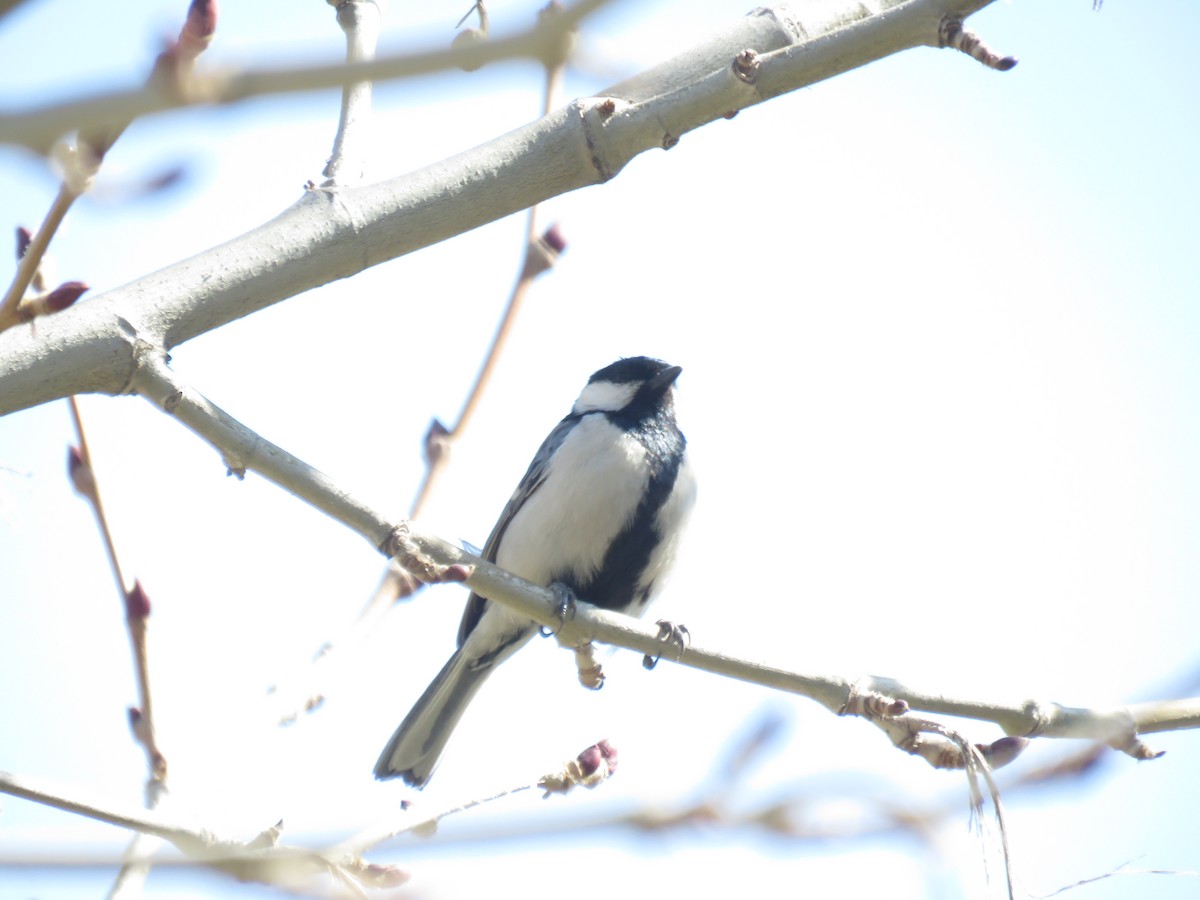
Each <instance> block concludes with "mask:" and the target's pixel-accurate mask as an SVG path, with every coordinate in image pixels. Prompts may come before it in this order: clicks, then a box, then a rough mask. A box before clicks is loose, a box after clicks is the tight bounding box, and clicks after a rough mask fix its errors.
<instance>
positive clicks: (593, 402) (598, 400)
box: [575, 381, 637, 413]
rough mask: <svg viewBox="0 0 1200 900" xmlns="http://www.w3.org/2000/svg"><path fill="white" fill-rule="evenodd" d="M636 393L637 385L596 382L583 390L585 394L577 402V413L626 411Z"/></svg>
mask: <svg viewBox="0 0 1200 900" xmlns="http://www.w3.org/2000/svg"><path fill="white" fill-rule="evenodd" d="M635 393H637V385H635V384H613V383H612V382H611V381H594V382H592V383H591V384H589V385H588V386H587V387H585V388H584V389H583V393H581V394H580V395H579V399H578V400H576V401H575V412H577V413H586V412H601V411H603V412H616V411H617V410H618V409H624V408H625V407H626V405H628V403H629V401H630V400H632V399H633V395H634V394H635Z"/></svg>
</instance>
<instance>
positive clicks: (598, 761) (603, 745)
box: [575, 740, 617, 781]
mask: <svg viewBox="0 0 1200 900" xmlns="http://www.w3.org/2000/svg"><path fill="white" fill-rule="evenodd" d="M575 759H576V761H577V762H578V763H579V771H580V774H581V775H582V776H583V778H584V780H585V781H588V780H590V779H592V778H595V777H597V775H598V776H599V777H600V778H606V777H607V776H609V775H611V774H612V773H613V772H615V771H616V770H617V751H616V748H615V747H613V745H612V744H610V743H609V742H608V741H607V740H603V741H599V742H597V743H595V744H592V746H590V747H588V748H587V749H586V750H584V751H583V752H582V753H580V754H579V755H578V756H577V757H575Z"/></svg>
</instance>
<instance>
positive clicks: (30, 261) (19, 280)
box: [0, 181, 79, 331]
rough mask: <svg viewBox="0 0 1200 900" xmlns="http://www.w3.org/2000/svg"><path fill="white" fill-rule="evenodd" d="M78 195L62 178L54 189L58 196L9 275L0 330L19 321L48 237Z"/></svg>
mask: <svg viewBox="0 0 1200 900" xmlns="http://www.w3.org/2000/svg"><path fill="white" fill-rule="evenodd" d="M78 197H79V194H78V193H77V192H76V191H75V190H74V189H73V188H72V187H70V186H69V184H68V182H66V181H64V182H63V184H62V186H61V187H60V188H59V189H58V195H57V196H56V197H55V198H54V202H53V203H51V204H50V209H49V210H48V211H47V212H46V218H45V219H43V220H42V225H41V227H40V228H38V230H37V233H36V234H34V235H33V239H32V240H31V241H30V242H29V246H28V247H27V248H26V249H25V253H24V255H23V256H22V257H21V261H20V262H19V263H18V264H17V271H16V274H15V275H14V276H13V280H12V284H10V285H9V287H8V291H7V292H6V293H5V294H4V299H3V300H0V331H4V330H5V329H7V328H12V327H13V326H14V325H16V324H17V323H18V322H20V321H21V320H22V317H21V313H20V307H21V300H22V299H23V298H24V297H25V292H26V291H27V290H29V285H30V283H32V281H33V279H34V276H35V275H36V274H37V271H38V268H39V267H40V266H41V265H42V259H43V258H44V257H45V255H46V250H47V249H48V248H49V246H50V241H51V239H53V237H54V235H55V233H56V232H57V231H58V226H59V225H61V224H62V220H63V217H64V216H66V214H67V210H69V209H70V208H71V204H72V203H74V202H75V200H76V199H78Z"/></svg>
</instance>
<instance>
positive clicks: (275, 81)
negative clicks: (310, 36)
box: [0, 0, 609, 153]
mask: <svg viewBox="0 0 1200 900" xmlns="http://www.w3.org/2000/svg"><path fill="white" fill-rule="evenodd" d="M608 2H609V0H579V2H577V3H575V4H573V5H572V6H570V7H567V8H566V9H564V10H563V14H562V16H560V17H556V18H555V20H554V21H552V22H547V23H545V24H539V25H538V26H535V27H534V28H532V29H530V30H528V31H526V32H524V33H522V34H518V35H515V36H513V37H509V38H501V39H499V40H490V41H485V42H473V43H464V44H460V45H458V46H454V47H451V48H450V49H447V50H432V51H426V52H424V53H415V54H404V55H398V56H386V57H383V58H380V59H374V60H364V61H362V62H353V63H344V64H343V63H338V64H334V65H327V66H311V65H310V66H297V67H294V68H286V69H271V70H266V69H261V70H247V71H243V72H205V73H201V72H197V73H193V74H191V75H190V76H189V77H188V78H185V79H181V80H179V81H178V82H176V83H174V84H172V85H170V88H169V89H164V88H163V87H162V86H161V85H155V84H148V85H146V86H144V87H140V88H133V89H130V90H124V91H113V92H106V93H100V94H93V95H91V96H88V97H82V98H79V99H76V100H70V101H67V102H65V103H60V104H55V105H52V106H46V107H43V108H41V109H35V110H32V111H17V110H12V109H6V110H0V144H15V145H18V146H23V147H28V148H29V149H31V150H34V151H35V152H40V153H44V152H46V151H47V150H48V149H49V148H50V146H51V145H52V144H53V143H54V141H56V140H58V138H59V137H61V136H62V135H64V134H66V133H67V132H69V131H72V130H74V129H86V128H97V127H100V128H103V127H106V126H109V125H111V124H113V123H125V124H128V123H129V122H131V121H133V120H134V119H137V118H140V117H142V116H146V115H150V114H152V113H159V112H164V111H166V110H170V109H178V108H180V107H186V106H196V105H201V104H204V105H209V104H221V103H233V102H235V101H239V100H246V99H248V98H251V97H259V96H263V95H266V94H286V93H297V92H300V91H315V90H319V89H322V88H331V87H346V86H349V85H353V84H355V83H360V82H370V81H383V80H388V79H395V78H406V77H413V76H416V75H429V74H433V73H435V72H442V71H446V70H448V69H472V68H475V69H477V68H480V67H481V66H484V65H486V64H488V63H492V62H497V61H499V60H505V59H533V60H538V61H540V62H543V63H546V64H547V65H554V64H557V62H558V61H559V60H560V59H561V58H562V56H563V49H564V41H565V36H566V35H567V34H568V33H569V32H570V31H572V30H574V29H575V28H576V27H577V26H578V24H579V22H580V21H582V20H583V19H584V18H585V17H586V16H588V15H590V14H592V13H593V12H595V11H596V10H597V9H599V8H600V7H602V6H604V5H605V4H606V3H608Z"/></svg>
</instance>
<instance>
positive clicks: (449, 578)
mask: <svg viewBox="0 0 1200 900" xmlns="http://www.w3.org/2000/svg"><path fill="white" fill-rule="evenodd" d="M474 572H475V567H474V566H464V565H462V564H461V563H455V564H454V565H452V566H446V568H445V570H443V572H442V577H441V578H440V579H439V580H440V581H442V582H445V583H446V584H461V583H462V582H464V581H466V580H467V579H468V578H470V577H471V575H473V574H474Z"/></svg>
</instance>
